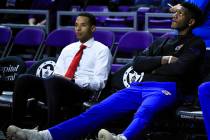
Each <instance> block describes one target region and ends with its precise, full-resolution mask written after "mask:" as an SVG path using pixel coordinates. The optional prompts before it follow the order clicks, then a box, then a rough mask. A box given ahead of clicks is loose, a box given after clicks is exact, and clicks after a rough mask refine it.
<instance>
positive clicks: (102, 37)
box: [93, 30, 115, 50]
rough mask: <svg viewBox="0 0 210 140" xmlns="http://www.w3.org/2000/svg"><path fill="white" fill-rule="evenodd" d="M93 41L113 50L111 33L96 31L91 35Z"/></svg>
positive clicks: (113, 38) (113, 37)
mask: <svg viewBox="0 0 210 140" xmlns="http://www.w3.org/2000/svg"><path fill="white" fill-rule="evenodd" d="M93 36H94V39H95V40H97V41H99V42H101V43H103V44H104V45H106V46H108V47H109V48H110V50H112V49H113V46H114V42H115V35H114V33H113V32H112V31H105V30H104V31H102V30H96V31H95V32H94V34H93Z"/></svg>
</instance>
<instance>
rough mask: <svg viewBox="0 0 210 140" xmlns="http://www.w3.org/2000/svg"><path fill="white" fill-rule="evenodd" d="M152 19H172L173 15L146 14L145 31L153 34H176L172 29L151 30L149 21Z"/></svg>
mask: <svg viewBox="0 0 210 140" xmlns="http://www.w3.org/2000/svg"><path fill="white" fill-rule="evenodd" d="M151 17H157V18H163V19H165V18H171V17H172V14H171V13H145V27H144V29H145V30H146V31H149V32H152V33H167V32H175V30H173V29H171V28H168V29H167V28H149V19H150V18H151Z"/></svg>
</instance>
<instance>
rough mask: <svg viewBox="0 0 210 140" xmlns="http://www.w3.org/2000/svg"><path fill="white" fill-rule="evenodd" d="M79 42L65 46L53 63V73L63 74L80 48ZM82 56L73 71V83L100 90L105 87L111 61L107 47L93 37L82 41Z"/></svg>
mask: <svg viewBox="0 0 210 140" xmlns="http://www.w3.org/2000/svg"><path fill="white" fill-rule="evenodd" d="M80 45H81V42H79V41H78V42H75V43H72V44H70V45H68V46H66V47H65V48H64V49H63V50H62V52H61V54H60V56H59V57H58V60H57V63H56V65H55V69H54V74H57V75H62V76H64V75H65V73H66V72H67V70H68V67H69V65H70V64H71V61H72V60H73V58H74V56H75V55H76V53H77V52H78V51H79V49H80ZM84 45H85V46H87V47H86V48H85V49H84V50H83V54H82V58H81V60H80V62H79V66H78V67H77V70H76V72H75V75H74V77H75V83H76V84H77V85H79V86H80V87H83V88H88V89H91V90H96V91H98V90H101V89H103V88H104V87H105V84H106V81H107V78H108V75H109V72H110V69H111V63H112V56H111V52H110V50H109V48H108V47H107V46H105V45H104V44H102V43H100V42H98V41H95V40H94V39H93V38H91V39H90V40H88V41H87V42H85V43H84Z"/></svg>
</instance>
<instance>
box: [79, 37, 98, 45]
mask: <svg viewBox="0 0 210 140" xmlns="http://www.w3.org/2000/svg"><path fill="white" fill-rule="evenodd" d="M94 41H95V40H94V38H93V37H92V38H90V39H89V40H88V41H86V42H85V43H83V44H84V45H85V46H87V48H90V47H91V46H92V45H93V43H94ZM81 44H82V43H81V42H80V45H81Z"/></svg>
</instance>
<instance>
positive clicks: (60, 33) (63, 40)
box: [39, 28, 77, 59]
mask: <svg viewBox="0 0 210 140" xmlns="http://www.w3.org/2000/svg"><path fill="white" fill-rule="evenodd" d="M76 41H77V39H76V35H75V32H74V30H72V29H70V28H60V29H55V30H53V31H52V32H50V33H49V34H48V36H47V38H46V40H45V43H44V47H43V48H42V51H41V53H40V55H39V59H40V58H41V57H43V56H42V55H43V53H44V49H45V50H46V49H47V48H52V49H53V48H54V49H57V50H56V53H58V52H57V51H58V50H59V51H60V50H61V49H63V48H64V47H65V46H67V45H68V44H71V43H73V42H76ZM59 53H60V52H59ZM49 55H50V54H49ZM51 57H54V56H51Z"/></svg>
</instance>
